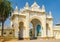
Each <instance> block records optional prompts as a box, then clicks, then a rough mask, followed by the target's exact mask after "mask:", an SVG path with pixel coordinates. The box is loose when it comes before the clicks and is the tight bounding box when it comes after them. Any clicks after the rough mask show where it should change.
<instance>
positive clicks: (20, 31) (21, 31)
mask: <svg viewBox="0 0 60 42" xmlns="http://www.w3.org/2000/svg"><path fill="white" fill-rule="evenodd" d="M23 29H24V23H23V22H20V23H19V40H22V39H23Z"/></svg>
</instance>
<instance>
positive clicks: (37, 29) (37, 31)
mask: <svg viewBox="0 0 60 42" xmlns="http://www.w3.org/2000/svg"><path fill="white" fill-rule="evenodd" d="M31 26H32V27H31ZM38 36H41V22H40V21H39V20H38V19H32V20H31V22H30V38H37V37H38Z"/></svg>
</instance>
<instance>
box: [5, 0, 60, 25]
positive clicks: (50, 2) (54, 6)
mask: <svg viewBox="0 0 60 42" xmlns="http://www.w3.org/2000/svg"><path fill="white" fill-rule="evenodd" d="M10 1H11V2H12V7H13V8H14V9H15V7H16V4H17V6H18V8H19V9H20V8H23V7H24V6H25V4H26V2H28V3H29V6H31V5H32V4H33V3H34V0H10ZM36 3H37V4H38V5H39V6H40V7H42V5H43V4H44V6H45V8H46V12H49V11H52V16H53V18H54V21H53V22H54V24H59V23H60V0H36ZM5 24H6V25H9V24H10V21H9V19H7V21H6V22H5Z"/></svg>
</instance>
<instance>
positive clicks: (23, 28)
mask: <svg viewBox="0 0 60 42" xmlns="http://www.w3.org/2000/svg"><path fill="white" fill-rule="evenodd" d="M30 23H31V24H32V28H30V27H31V26H29V25H30ZM47 23H48V25H49V27H47V26H46V24H47ZM12 25H13V27H12V28H14V32H15V33H14V34H15V35H14V36H15V38H19V39H22V38H24V39H30V38H40V37H41V38H46V37H47V36H48V37H53V29H52V28H53V18H52V15H51V12H49V15H47V14H46V12H45V7H44V5H42V8H40V6H39V5H38V4H37V3H36V2H34V3H33V5H31V7H29V5H28V3H26V5H25V7H24V8H23V9H21V10H20V11H19V10H18V8H17V7H16V9H15V11H14V12H13V13H12V16H11V26H12ZM47 28H48V29H47ZM47 31H48V32H49V33H48V32H47Z"/></svg>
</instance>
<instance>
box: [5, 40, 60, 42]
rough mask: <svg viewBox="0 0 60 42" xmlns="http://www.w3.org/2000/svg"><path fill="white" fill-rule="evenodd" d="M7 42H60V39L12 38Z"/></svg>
mask: <svg viewBox="0 0 60 42" xmlns="http://www.w3.org/2000/svg"><path fill="white" fill-rule="evenodd" d="M6 42H60V40H11V41H6Z"/></svg>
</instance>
